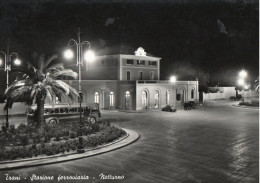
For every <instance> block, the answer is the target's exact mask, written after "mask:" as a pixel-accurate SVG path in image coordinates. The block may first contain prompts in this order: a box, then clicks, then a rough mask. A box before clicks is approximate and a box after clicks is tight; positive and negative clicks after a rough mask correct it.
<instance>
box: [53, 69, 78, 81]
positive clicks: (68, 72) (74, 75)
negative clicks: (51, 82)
mask: <svg viewBox="0 0 260 183" xmlns="http://www.w3.org/2000/svg"><path fill="white" fill-rule="evenodd" d="M62 76H67V77H71V78H74V79H76V78H77V77H78V74H77V73H76V72H74V71H73V70H71V69H64V70H61V71H59V72H55V73H53V74H52V77H53V78H54V79H58V78H61V77H62Z"/></svg>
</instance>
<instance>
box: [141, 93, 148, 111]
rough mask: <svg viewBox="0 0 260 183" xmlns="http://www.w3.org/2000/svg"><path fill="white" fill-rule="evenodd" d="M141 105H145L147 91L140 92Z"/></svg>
mask: <svg viewBox="0 0 260 183" xmlns="http://www.w3.org/2000/svg"><path fill="white" fill-rule="evenodd" d="M142 105H143V107H147V92H146V91H143V92H142Z"/></svg>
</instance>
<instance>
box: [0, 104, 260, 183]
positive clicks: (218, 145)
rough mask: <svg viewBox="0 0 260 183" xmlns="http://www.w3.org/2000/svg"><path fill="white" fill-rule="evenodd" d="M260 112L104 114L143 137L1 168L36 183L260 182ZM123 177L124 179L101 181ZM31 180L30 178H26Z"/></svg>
mask: <svg viewBox="0 0 260 183" xmlns="http://www.w3.org/2000/svg"><path fill="white" fill-rule="evenodd" d="M258 115H259V111H258V110H251V109H241V108H235V107H225V106H222V107H221V106H220V105H218V104H209V105H208V106H207V107H203V108H201V109H195V110H191V111H183V110H178V111H177V112H176V113H168V112H161V111H148V112H146V113H123V112H110V113H109V112H104V113H103V116H104V117H105V118H110V119H113V120H114V121H115V123H114V124H115V125H118V126H120V127H124V128H128V129H132V130H134V131H136V132H138V133H139V134H140V135H141V138H140V140H139V141H137V142H135V143H134V144H132V145H130V146H127V147H124V148H122V149H119V150H116V151H113V152H109V153H106V154H103V155H99V156H94V157H90V158H86V159H80V160H75V161H69V162H64V163H59V164H52V165H45V166H39V167H32V168H24V169H18V170H10V171H2V172H0V182H5V180H6V175H5V174H9V176H18V175H20V177H21V181H11V180H10V181H6V182H32V181H31V180H30V178H32V177H33V176H34V175H36V176H43V175H44V176H54V179H55V181H47V180H46V181H37V180H34V181H33V182H58V177H59V175H60V176H64V175H69V176H75V175H85V176H89V178H90V179H89V180H77V181H76V180H67V181H59V182H84V183H87V182H122V183H146V182H147V183H151V182H155V183H158V182H162V183H167V182H171V183H174V182H177V183H233V182H234V183H242V182H243V183H257V182H259V181H258V180H259V179H258V177H259V156H258V155H259V150H258V148H259V140H258V138H259V122H258V120H259V118H258ZM102 175H108V176H107V177H106V176H105V177H104V178H109V175H111V176H110V178H111V177H113V176H115V175H117V176H119V177H118V178H122V176H123V177H124V179H122V180H109V179H106V180H104V179H101V178H100V177H102ZM25 178H26V179H25Z"/></svg>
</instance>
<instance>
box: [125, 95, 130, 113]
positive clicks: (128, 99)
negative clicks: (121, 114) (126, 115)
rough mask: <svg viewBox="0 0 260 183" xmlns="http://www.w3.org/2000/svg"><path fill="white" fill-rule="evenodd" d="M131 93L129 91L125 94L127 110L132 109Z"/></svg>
mask: <svg viewBox="0 0 260 183" xmlns="http://www.w3.org/2000/svg"><path fill="white" fill-rule="evenodd" d="M130 102H131V101H130V92H129V91H126V92H125V108H126V109H130V107H131V104H130Z"/></svg>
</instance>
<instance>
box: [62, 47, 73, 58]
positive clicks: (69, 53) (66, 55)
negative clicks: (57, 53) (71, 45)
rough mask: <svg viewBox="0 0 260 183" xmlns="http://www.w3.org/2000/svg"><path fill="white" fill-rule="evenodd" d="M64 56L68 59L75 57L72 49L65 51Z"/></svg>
mask: <svg viewBox="0 0 260 183" xmlns="http://www.w3.org/2000/svg"><path fill="white" fill-rule="evenodd" d="M64 57H65V58H66V59H72V58H73V57H74V54H73V52H72V51H71V49H67V50H66V51H65V52H64Z"/></svg>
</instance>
